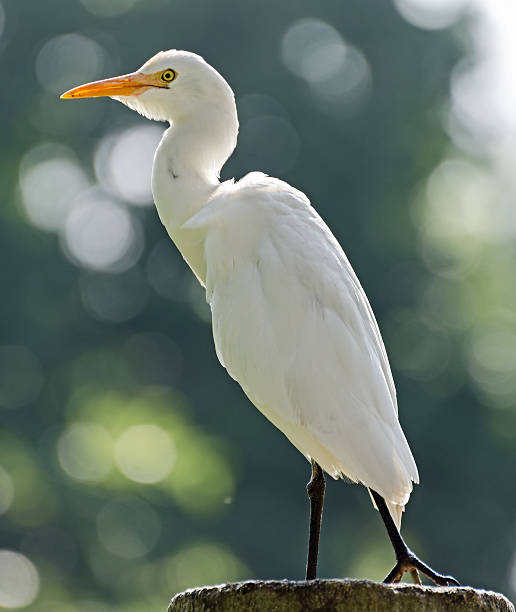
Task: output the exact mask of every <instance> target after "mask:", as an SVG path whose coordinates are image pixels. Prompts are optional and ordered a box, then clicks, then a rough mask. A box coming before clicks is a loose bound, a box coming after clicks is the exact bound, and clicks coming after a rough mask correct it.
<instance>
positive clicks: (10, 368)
mask: <svg viewBox="0 0 516 612" xmlns="http://www.w3.org/2000/svg"><path fill="white" fill-rule="evenodd" d="M42 386H43V370H42V368H41V364H40V363H39V360H38V358H37V357H36V356H35V355H34V353H32V352H31V351H29V349H27V348H25V347H24V346H0V407H1V408H20V407H22V406H25V405H26V404H28V403H29V402H31V401H33V400H35V399H36V398H37V397H38V395H39V392H40V391H41V387H42Z"/></svg>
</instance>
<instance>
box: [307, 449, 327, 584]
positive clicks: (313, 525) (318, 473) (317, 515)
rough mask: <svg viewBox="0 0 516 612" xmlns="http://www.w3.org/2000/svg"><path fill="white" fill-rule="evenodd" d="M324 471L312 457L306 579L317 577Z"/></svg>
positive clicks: (308, 486)
mask: <svg viewBox="0 0 516 612" xmlns="http://www.w3.org/2000/svg"><path fill="white" fill-rule="evenodd" d="M325 487H326V483H325V481H324V472H323V471H322V468H321V466H320V465H319V464H318V463H316V462H315V461H314V460H313V459H312V477H311V478H310V482H309V483H308V484H307V485H306V490H307V492H308V497H309V499H310V537H309V539H308V560H307V562H306V580H314V579H315V578H317V555H318V553H319V534H320V533H321V517H322V511H323V503H324V489H325Z"/></svg>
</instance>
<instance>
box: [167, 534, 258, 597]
mask: <svg viewBox="0 0 516 612" xmlns="http://www.w3.org/2000/svg"><path fill="white" fill-rule="evenodd" d="M165 571H166V577H167V582H168V584H169V587H170V589H172V590H174V591H176V590H177V591H182V590H184V589H186V588H189V587H194V586H201V585H204V584H220V583H221V582H228V581H235V580H243V579H245V578H248V577H249V576H250V573H251V572H250V571H249V568H247V567H246V565H245V564H244V563H243V562H242V561H241V560H240V559H239V558H238V557H237V556H235V555H234V554H233V553H232V552H231V551H230V550H228V549H226V548H225V547H223V546H220V545H217V544H212V543H207V542H206V543H205V542H203V543H198V544H193V545H190V546H188V547H186V548H184V549H183V550H180V551H179V552H178V553H176V554H175V555H174V556H173V557H171V558H170V559H169V560H168V562H167V564H166V570H165Z"/></svg>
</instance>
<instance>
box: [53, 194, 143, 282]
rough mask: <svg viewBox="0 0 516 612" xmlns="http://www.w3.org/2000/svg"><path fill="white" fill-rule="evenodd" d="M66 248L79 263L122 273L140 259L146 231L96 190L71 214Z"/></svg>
mask: <svg viewBox="0 0 516 612" xmlns="http://www.w3.org/2000/svg"><path fill="white" fill-rule="evenodd" d="M63 246H64V248H65V253H66V254H67V255H68V256H69V257H70V259H71V260H72V261H73V262H74V263H76V264H79V265H81V266H83V267H86V268H92V269H94V270H106V271H115V272H120V271H123V270H127V269H129V268H130V267H131V266H133V265H134V264H135V263H136V261H137V260H138V258H139V256H140V254H141V252H142V250H143V232H142V230H141V227H140V225H139V223H138V222H137V220H136V219H134V218H133V217H132V216H131V214H130V213H129V211H127V210H126V209H125V208H124V207H123V206H121V205H119V204H117V203H115V202H114V201H112V200H110V199H109V198H107V197H105V196H103V195H102V194H100V193H98V192H97V191H94V192H89V193H88V194H84V196H83V197H82V198H80V203H79V204H78V205H77V207H76V208H74V209H73V210H72V212H71V213H70V214H69V215H68V218H67V219H66V226H65V234H64V242H63Z"/></svg>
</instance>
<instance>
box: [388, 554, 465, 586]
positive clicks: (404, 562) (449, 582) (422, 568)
mask: <svg viewBox="0 0 516 612" xmlns="http://www.w3.org/2000/svg"><path fill="white" fill-rule="evenodd" d="M405 572H410V574H411V575H412V579H413V580H414V583H415V584H421V580H420V579H419V572H421V573H422V574H424V575H425V576H427V577H428V578H430V580H432V582H434V583H435V584H437V585H438V586H460V584H459V583H458V582H457V580H455V578H453V576H444V575H443V574H438V573H437V572H435V571H434V570H433V569H432V568H431V567H429V566H428V565H426V563H423V562H422V561H421V560H420V559H418V558H417V557H416V555H415V554H414V553H413V552H412V551H411V550H407V552H406V553H405V554H403V555H401V556H400V557H398V560H397V563H396V565H395V566H394V567H393V568H392V570H391V572H390V573H389V575H388V576H387V578H385V580H384V582H400V580H401V579H402V578H403V574H405Z"/></svg>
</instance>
